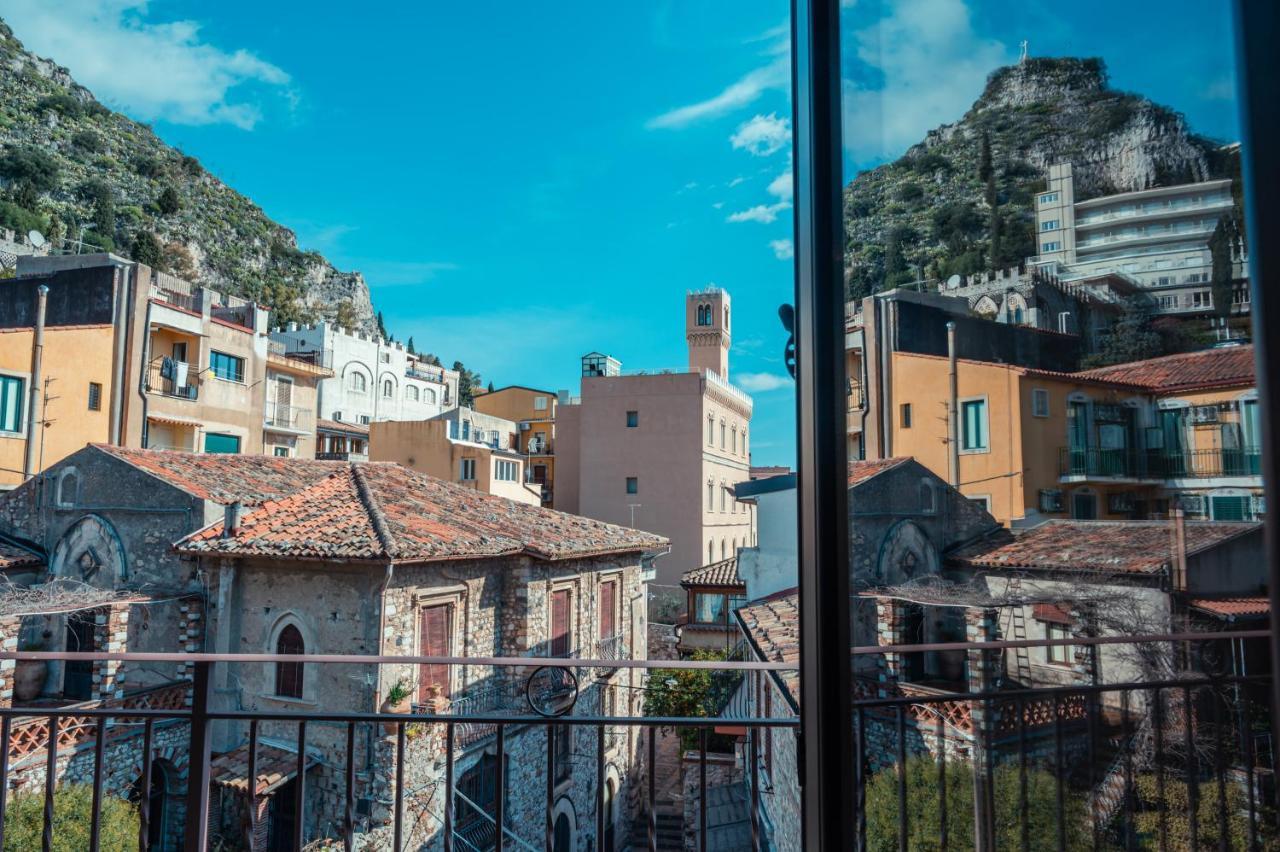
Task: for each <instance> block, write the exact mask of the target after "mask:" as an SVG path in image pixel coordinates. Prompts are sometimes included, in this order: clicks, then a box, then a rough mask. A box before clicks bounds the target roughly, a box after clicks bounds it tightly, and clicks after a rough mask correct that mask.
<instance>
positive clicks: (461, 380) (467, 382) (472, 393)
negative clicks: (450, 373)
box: [453, 361, 480, 406]
mask: <svg viewBox="0 0 1280 852" xmlns="http://www.w3.org/2000/svg"><path fill="white" fill-rule="evenodd" d="M453 369H454V370H456V371H457V373H458V404H459V405H466V406H470V405H472V404H473V403H474V402H475V400H476V388H478V387H480V374H479V373H473V372H471V371H470V370H468V369H467V368H466V366H465V365H463V363H462V362H461V361H454V362H453Z"/></svg>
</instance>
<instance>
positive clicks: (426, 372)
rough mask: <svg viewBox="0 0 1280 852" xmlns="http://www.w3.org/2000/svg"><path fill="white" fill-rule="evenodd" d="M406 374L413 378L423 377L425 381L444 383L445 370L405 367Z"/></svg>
mask: <svg viewBox="0 0 1280 852" xmlns="http://www.w3.org/2000/svg"><path fill="white" fill-rule="evenodd" d="M404 374H405V375H406V376H407V377H409V378H411V379H422V380H423V381H424V382H435V383H436V384H440V385H442V384H444V370H441V369H434V370H433V369H431V368H427V367H405V368H404Z"/></svg>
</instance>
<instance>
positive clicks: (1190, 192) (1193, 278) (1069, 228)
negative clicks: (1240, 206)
mask: <svg viewBox="0 0 1280 852" xmlns="http://www.w3.org/2000/svg"><path fill="white" fill-rule="evenodd" d="M1076 194H1077V193H1076V186H1075V178H1074V175H1073V172H1072V166H1071V163H1057V164H1055V165H1052V166H1050V167H1049V173H1048V181H1047V187H1046V189H1045V191H1044V192H1042V193H1040V194H1039V195H1037V196H1036V199H1035V212H1036V242H1037V246H1038V253H1037V256H1036V257H1035V258H1033V262H1034V263H1035V264H1036V265H1038V266H1040V267H1042V268H1044V269H1046V270H1048V271H1050V272H1052V273H1053V274H1055V275H1057V276H1058V277H1060V278H1061V279H1062V280H1063V281H1067V282H1074V281H1085V280H1088V279H1091V278H1096V277H1097V276H1099V275H1104V274H1110V275H1119V276H1123V277H1124V278H1126V279H1128V280H1130V281H1132V282H1133V283H1134V284H1135V285H1136V286H1137V287H1139V288H1140V289H1142V290H1143V291H1145V292H1146V293H1147V294H1148V295H1150V297H1151V298H1152V300H1153V302H1154V304H1155V307H1156V310H1157V311H1158V312H1159V313H1162V314H1170V315H1189V316H1195V315H1201V316H1205V315H1209V314H1212V313H1213V311H1214V304H1213V293H1212V288H1211V287H1210V283H1211V281H1212V279H1213V258H1212V255H1211V252H1210V250H1209V238H1210V237H1211V236H1212V235H1213V232H1214V229H1215V228H1216V227H1217V225H1218V220H1219V219H1220V218H1221V217H1223V216H1225V215H1230V214H1231V213H1232V210H1233V206H1234V201H1233V198H1232V193H1231V181H1230V180H1226V179H1224V180H1211V181H1200V182H1197V183H1188V184H1180V185H1178V186H1165V187H1156V188H1152V189H1144V190H1140V191H1137V192H1124V193H1120V194H1117V195H1105V196H1100V197H1098V198H1090V199H1087V200H1083V201H1077V200H1076ZM1231 261H1232V278H1233V280H1234V281H1235V286H1234V288H1233V289H1234V292H1233V295H1232V305H1231V312H1232V313H1236V314H1246V313H1248V312H1249V287H1248V279H1249V258H1248V255H1247V253H1246V251H1245V249H1244V245H1243V242H1242V241H1239V240H1237V241H1236V243H1235V244H1234V245H1232V246H1231Z"/></svg>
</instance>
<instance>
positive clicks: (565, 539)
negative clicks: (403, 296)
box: [177, 462, 667, 562]
mask: <svg viewBox="0 0 1280 852" xmlns="http://www.w3.org/2000/svg"><path fill="white" fill-rule="evenodd" d="M222 530H223V523H222V521H219V522H217V523H215V524H213V525H212V526H209V527H206V528H205V529H203V530H201V531H199V532H197V533H194V534H192V535H191V536H188V537H187V538H186V539H184V540H183V541H181V542H179V543H178V544H177V549H178V550H179V551H180V552H183V553H192V554H202V553H221V554H240V555H253V556H264V557H273V558H279V559H376V560H388V559H391V560H395V561H398V562H428V561H435V560H445V559H465V558H475V557H485V556H502V555H509V554H517V553H523V554H528V555H530V556H533V557H535V558H538V559H546V560H555V559H570V558H579V557H585V556H594V555H603V554H608V553H632V552H637V551H644V550H656V549H659V548H661V547H665V546H666V544H667V540H666V539H664V538H662V537H660V536H656V535H651V534H649V533H645V532H640V531H638V530H633V529H628V528H626V527H618V526H613V525H612V524H606V523H604V522H602V521H596V520H592V519H590V518H583V517H579V516H577V515H570V514H567V513H564V512H556V511H553V510H551V509H543V508H541V507H539V506H529V505H526V504H524V503H517V502H515V501H514V500H508V499H506V498H504V497H495V496H493V495H490V494H483V493H481V492H479V491H474V490H472V489H470V488H464V487H462V486H460V485H455V484H453V483H450V482H445V481H443V480H440V479H436V478H435V477H432V476H427V475H426V474H423V473H418V472H416V471H413V470H410V469H408V468H406V467H402V466H400V465H398V464H392V463H388V462H365V463H362V464H340V465H339V466H338V468H337V469H336V470H334V471H332V472H331V473H330V474H329V475H328V476H326V477H325V478H324V479H322V480H320V481H319V482H316V483H314V484H312V485H310V486H308V487H306V488H303V489H301V490H299V491H297V492H296V493H294V494H291V495H289V496H288V497H285V498H283V499H280V500H272V501H268V502H266V503H264V504H263V505H261V506H260V507H258V508H257V509H256V510H254V511H251V512H248V513H247V514H245V515H244V517H243V518H242V519H241V522H240V527H239V529H238V530H237V532H236V533H235V534H234V535H232V536H228V537H225V538H224V537H223V534H222Z"/></svg>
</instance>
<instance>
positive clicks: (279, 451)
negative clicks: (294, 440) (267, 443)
mask: <svg viewBox="0 0 1280 852" xmlns="http://www.w3.org/2000/svg"><path fill="white" fill-rule="evenodd" d="M272 454H273V455H275V457H276V458H281V459H287V458H288V457H289V448H288V447H276V448H275V449H274V450H273V451H272Z"/></svg>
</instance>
